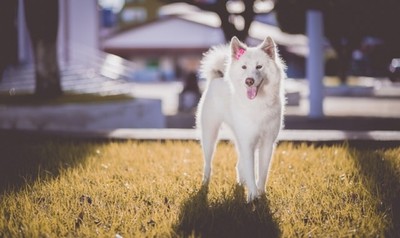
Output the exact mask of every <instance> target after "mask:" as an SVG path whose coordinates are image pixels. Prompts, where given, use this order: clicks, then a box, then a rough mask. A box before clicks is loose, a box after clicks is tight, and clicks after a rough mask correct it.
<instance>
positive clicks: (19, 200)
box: [0, 138, 400, 237]
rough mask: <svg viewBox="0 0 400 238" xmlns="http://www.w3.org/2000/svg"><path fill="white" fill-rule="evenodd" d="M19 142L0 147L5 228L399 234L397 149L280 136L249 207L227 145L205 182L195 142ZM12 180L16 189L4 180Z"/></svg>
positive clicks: (0, 221) (162, 233)
mask: <svg viewBox="0 0 400 238" xmlns="http://www.w3.org/2000/svg"><path fill="white" fill-rule="evenodd" d="M2 139H4V138H2ZM18 140H19V139H18ZM15 143H16V141H13V140H9V141H7V142H5V143H2V145H0V149H1V151H2V155H1V156H2V158H1V159H0V166H1V169H0V170H1V171H0V172H2V175H0V179H1V180H2V183H1V184H0V185H1V186H2V193H1V195H0V196H1V197H0V199H1V201H0V237H115V236H116V235H119V236H122V237H181V236H196V237H197V236H200V237H224V236H225V237H244V236H246V237H275V236H281V237H296V236H300V237H304V236H307V237H349V236H356V237H384V236H387V237H395V236H396V235H399V232H400V228H399V224H400V217H399V214H400V197H399V194H400V148H396V149H387V150H379V151H365V150H356V149H351V148H349V147H348V146H346V145H342V146H326V147H314V146H312V145H311V146H310V145H305V144H301V145H293V144H281V145H279V146H278V149H277V151H276V154H275V160H274V163H273V168H272V171H271V172H272V173H271V176H270V181H269V183H268V185H267V191H268V192H267V196H266V197H265V198H262V199H260V200H259V201H257V202H256V203H254V204H250V205H248V204H245V195H244V191H243V189H242V188H240V187H237V186H235V163H236V154H235V151H234V148H233V146H232V145H230V144H226V143H222V144H220V145H219V146H218V150H217V153H216V159H215V160H214V168H213V169H214V170H213V177H212V181H211V184H210V188H209V190H208V191H205V189H201V188H200V186H199V185H200V180H201V173H202V159H201V151H200V146H199V145H198V143H197V142H193V141H189V142H180V141H175V142H171V141H167V142H139V141H130V142H107V143H87V142H79V143H71V142H67V141H58V142H57V141H53V142H52V141H50V140H29V141H28V142H26V141H25V142H22V143H21V142H20V143H19V144H18V145H17V144H15ZM17 161H19V163H18V162H17ZM16 174H19V175H21V176H24V177H25V179H21V177H20V176H16ZM10 184H11V185H13V186H14V189H11V190H10V189H4V187H6V186H8V185H10Z"/></svg>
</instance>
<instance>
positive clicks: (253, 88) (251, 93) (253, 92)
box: [247, 79, 264, 100]
mask: <svg viewBox="0 0 400 238" xmlns="http://www.w3.org/2000/svg"><path fill="white" fill-rule="evenodd" d="M263 81H264V79H262V80H261V82H260V83H259V84H258V85H254V84H252V85H247V98H248V99H250V100H253V99H254V98H256V97H257V93H258V89H259V88H260V86H261V85H262V83H263Z"/></svg>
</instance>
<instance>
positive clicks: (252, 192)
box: [236, 140, 258, 202]
mask: <svg viewBox="0 0 400 238" xmlns="http://www.w3.org/2000/svg"><path fill="white" fill-rule="evenodd" d="M237 148H238V153H239V158H238V163H237V168H236V169H237V173H238V174H237V176H238V183H239V184H243V183H244V184H245V185H246V187H247V201H248V202H251V201H253V200H254V199H255V198H257V197H258V192H257V186H256V181H255V173H254V148H255V146H254V145H253V143H249V140H242V142H241V143H238V145H237Z"/></svg>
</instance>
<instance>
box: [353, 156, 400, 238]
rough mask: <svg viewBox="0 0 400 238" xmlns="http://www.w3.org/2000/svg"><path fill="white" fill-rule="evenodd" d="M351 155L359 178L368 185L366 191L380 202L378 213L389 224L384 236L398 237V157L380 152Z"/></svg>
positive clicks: (399, 184) (399, 199)
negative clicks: (361, 177) (357, 169)
mask: <svg viewBox="0 0 400 238" xmlns="http://www.w3.org/2000/svg"><path fill="white" fill-rule="evenodd" d="M353 153H354V156H353V157H354V158H355V160H356V163H357V166H358V168H359V171H360V174H361V176H363V178H364V180H365V181H366V182H367V184H369V188H368V190H369V191H370V192H371V194H373V195H374V196H375V197H376V198H377V199H379V200H380V204H378V207H377V210H378V212H380V213H382V214H383V217H387V220H388V221H389V222H390V226H389V227H388V229H387V230H386V231H385V236H386V237H400V170H399V169H400V166H399V165H398V164H397V166H398V167H397V169H396V164H395V162H396V161H397V160H398V159H399V157H398V156H399V155H394V154H393V153H392V154H391V155H388V154H385V153H384V152H383V151H382V150H379V151H375V152H372V151H365V152H363V153H361V152H360V151H356V150H353ZM397 163H398V162H397Z"/></svg>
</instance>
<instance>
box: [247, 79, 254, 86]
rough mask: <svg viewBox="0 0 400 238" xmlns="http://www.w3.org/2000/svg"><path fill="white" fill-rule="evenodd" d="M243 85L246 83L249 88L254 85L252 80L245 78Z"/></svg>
mask: <svg viewBox="0 0 400 238" xmlns="http://www.w3.org/2000/svg"><path fill="white" fill-rule="evenodd" d="M245 83H246V85H247V86H249V87H250V86H252V85H253V84H254V79H253V78H246V81H245Z"/></svg>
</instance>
